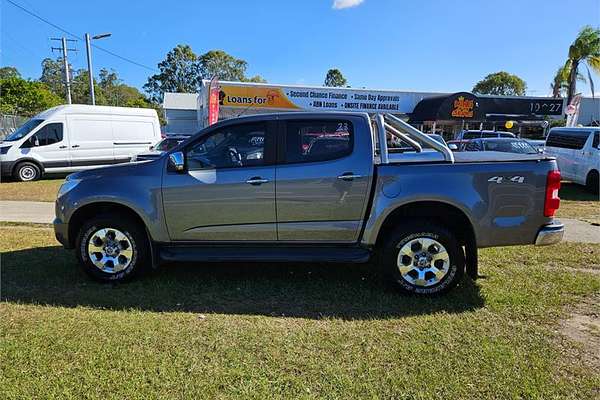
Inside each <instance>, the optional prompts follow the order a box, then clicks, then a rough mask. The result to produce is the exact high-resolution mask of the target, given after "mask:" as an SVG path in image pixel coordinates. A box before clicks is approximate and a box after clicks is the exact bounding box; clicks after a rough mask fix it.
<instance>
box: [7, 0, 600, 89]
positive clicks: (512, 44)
mask: <svg viewBox="0 0 600 400" xmlns="http://www.w3.org/2000/svg"><path fill="white" fill-rule="evenodd" d="M10 1H12V2H14V3H17V4H19V5H20V6H22V7H24V8H26V9H28V10H29V11H32V12H34V13H35V14H38V15H39V16H41V17H43V18H44V19H46V20H48V21H50V22H51V23H53V24H55V25H57V26H60V27H61V28H63V29H65V30H67V31H69V32H72V33H74V34H76V35H78V36H80V37H83V34H84V33H85V32H89V33H91V34H92V35H96V34H100V33H104V32H111V33H112V36H111V37H109V38H106V39H102V40H98V41H97V42H96V44H97V45H98V46H101V47H103V48H105V49H107V50H110V51H111V52H113V53H115V54H118V55H120V56H122V57H125V58H127V59H129V60H131V61H134V62H135V63H136V64H134V63H131V62H127V61H125V60H123V59H120V58H117V57H114V56H112V55H109V54H106V53H104V52H102V51H100V50H97V49H93V50H92V52H93V66H94V71H95V74H96V75H97V74H98V71H99V70H100V68H108V69H111V68H112V69H114V70H116V71H117V73H118V74H119V76H120V77H121V79H123V81H124V82H125V83H127V84H129V85H132V86H136V87H138V88H141V87H142V86H143V85H144V83H145V82H146V80H147V79H148V76H150V75H152V74H153V73H155V72H156V70H155V69H156V68H157V64H158V63H159V62H160V61H161V60H162V59H163V58H164V57H165V55H166V53H167V52H168V51H169V50H171V49H172V48H173V47H175V46H176V45H177V44H189V45H190V46H191V47H192V49H193V50H194V51H195V52H196V54H202V53H204V52H206V51H208V50H212V49H221V50H224V51H226V52H228V53H230V54H231V55H233V56H235V57H238V58H242V59H244V60H246V61H247V62H248V71H247V75H249V76H252V75H256V74H258V75H261V76H262V77H264V78H265V79H267V81H268V82H270V83H279V84H300V85H321V84H322V83H323V80H324V78H325V74H326V72H327V70H328V69H329V68H339V69H340V70H341V71H342V73H343V74H344V75H345V77H346V78H347V79H348V82H349V84H350V85H351V86H353V87H366V88H373V89H396V90H416V91H433V92H458V91H463V90H466V91H470V90H471V89H472V88H473V86H474V84H475V83H476V82H477V81H479V80H480V79H482V78H483V77H485V76H486V75H487V74H489V73H493V72H497V71H502V70H503V71H508V72H510V73H513V74H516V75H518V76H519V77H521V78H522V79H524V80H525V81H526V83H527V86H528V91H527V94H528V95H532V96H547V95H549V94H550V93H551V91H550V83H551V81H552V78H553V77H554V75H555V73H556V70H557V69H558V67H559V66H561V65H563V64H564V62H565V60H566V57H567V53H568V48H569V45H570V44H571V42H572V41H573V40H574V38H575V37H576V35H577V33H578V32H579V30H580V29H581V28H582V27H583V26H584V25H592V26H594V27H598V26H599V25H600V0H496V1H492V0H485V1H482V0H452V1H448V0H418V1H414V0H285V1H284V0H254V1H248V0H218V1H216V0H213V1H201V0H197V1H183V0H177V1H174V0H172V1H169V2H167V1H155V0H145V1H136V0H102V1H89V0H88V1H82V0H74V1H71V0H62V1H61V0H53V1H49V0H10ZM0 24H1V26H0V64H1V65H2V66H15V67H17V68H18V69H19V71H20V72H21V74H22V75H23V76H24V77H27V78H32V79H37V78H39V76H40V73H41V61H42V59H44V58H46V57H57V56H58V55H59V53H57V52H54V53H53V52H52V51H51V47H52V46H55V47H56V46H59V42H53V41H51V40H50V38H51V37H60V36H63V35H64V33H63V32H61V31H60V30H58V29H57V28H54V27H52V26H50V25H48V24H46V23H44V22H41V21H39V20H37V19H35V18H34V17H32V16H31V15H28V14H27V13H25V12H24V11H22V10H21V9H19V8H17V7H15V6H14V5H13V4H11V3H10V2H9V1H8V0H0ZM71 46H73V47H75V48H76V49H77V50H78V51H77V52H74V53H72V54H70V55H69V56H70V62H71V63H72V65H73V67H74V68H75V69H79V68H87V64H86V54H85V43H83V42H82V41H78V42H75V43H72V44H71ZM138 64H141V65H142V66H140V65H138ZM584 71H585V70H584ZM595 78H596V79H595V82H596V88H597V89H596V92H598V91H599V89H598V88H600V76H598V75H595ZM578 91H582V92H584V93H590V89H589V87H587V85H585V84H579V86H578Z"/></svg>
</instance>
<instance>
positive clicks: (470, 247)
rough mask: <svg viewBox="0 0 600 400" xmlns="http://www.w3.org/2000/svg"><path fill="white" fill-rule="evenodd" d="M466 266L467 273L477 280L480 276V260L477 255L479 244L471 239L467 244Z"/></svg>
mask: <svg viewBox="0 0 600 400" xmlns="http://www.w3.org/2000/svg"><path fill="white" fill-rule="evenodd" d="M465 266H466V270H467V275H469V276H470V277H471V279H473V280H476V279H477V278H478V277H479V261H478V257H477V245H476V244H475V243H474V242H473V241H470V242H468V243H467V244H466V246H465Z"/></svg>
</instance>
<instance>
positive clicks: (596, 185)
mask: <svg viewBox="0 0 600 400" xmlns="http://www.w3.org/2000/svg"><path fill="white" fill-rule="evenodd" d="M585 187H586V188H587V190H588V191H589V192H591V193H594V194H598V192H599V191H600V179H599V177H598V171H596V170H591V171H590V172H589V173H588V175H587V179H586V180H585Z"/></svg>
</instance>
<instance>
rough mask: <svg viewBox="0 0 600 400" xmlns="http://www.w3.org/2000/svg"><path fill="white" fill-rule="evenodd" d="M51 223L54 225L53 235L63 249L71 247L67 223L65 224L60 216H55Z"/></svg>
mask: <svg viewBox="0 0 600 400" xmlns="http://www.w3.org/2000/svg"><path fill="white" fill-rule="evenodd" d="M52 225H53V226H54V236H56V240H58V241H59V242H60V244H62V245H63V247H64V248H65V249H71V248H73V246H71V243H70V242H69V224H65V223H64V222H63V221H62V220H61V219H60V218H55V219H54V221H53V222H52Z"/></svg>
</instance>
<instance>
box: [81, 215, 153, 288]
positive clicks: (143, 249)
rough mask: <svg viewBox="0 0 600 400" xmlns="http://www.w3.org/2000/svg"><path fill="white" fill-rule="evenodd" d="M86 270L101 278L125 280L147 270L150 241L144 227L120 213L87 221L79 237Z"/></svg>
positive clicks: (117, 280) (82, 259)
mask: <svg viewBox="0 0 600 400" xmlns="http://www.w3.org/2000/svg"><path fill="white" fill-rule="evenodd" d="M76 252H77V260H78V261H79V265H80V266H81V267H82V269H83V271H84V272H85V273H86V274H88V275H89V276H91V277H92V278H93V279H95V280H98V281H102V282H122V281H127V280H129V279H131V278H133V277H134V276H135V275H137V274H139V273H140V272H142V271H143V270H144V267H145V264H146V263H147V261H148V260H149V256H148V255H149V244H148V240H147V237H146V234H145V232H144V229H143V227H141V226H139V224H137V223H136V222H135V221H132V220H131V219H129V218H127V217H124V216H121V215H114V216H98V217H94V218H92V219H90V220H89V221H87V222H85V223H84V224H83V226H82V227H81V229H80V230H79V233H78V234H77V238H76Z"/></svg>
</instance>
